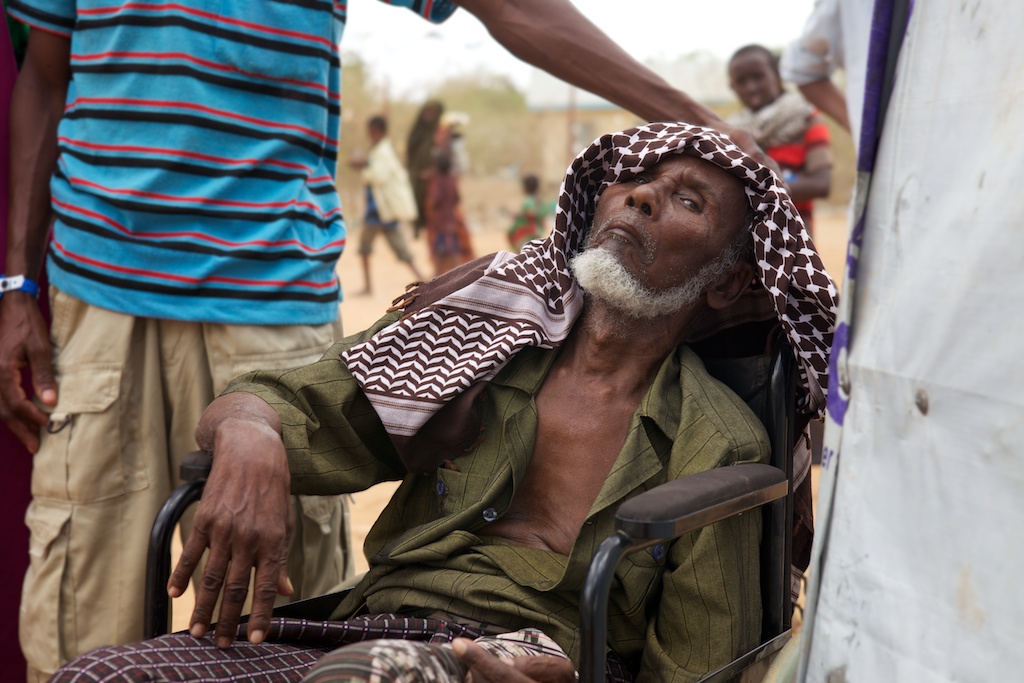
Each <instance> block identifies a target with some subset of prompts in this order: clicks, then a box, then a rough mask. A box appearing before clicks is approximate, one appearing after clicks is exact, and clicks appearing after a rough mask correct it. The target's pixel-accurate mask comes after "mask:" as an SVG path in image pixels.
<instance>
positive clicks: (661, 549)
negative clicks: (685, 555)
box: [651, 543, 665, 562]
mask: <svg viewBox="0 0 1024 683" xmlns="http://www.w3.org/2000/svg"><path fill="white" fill-rule="evenodd" d="M651 556H653V557H654V560H655V562H661V560H662V559H663V558H664V557H665V546H663V545H662V544H660V543H659V544H658V545H656V546H654V547H653V548H651Z"/></svg>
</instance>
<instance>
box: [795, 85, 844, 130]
mask: <svg viewBox="0 0 1024 683" xmlns="http://www.w3.org/2000/svg"><path fill="white" fill-rule="evenodd" d="M799 88H800V92H801V93H802V94H803V96H804V97H805V98H807V101H808V102H810V103H811V104H813V105H814V106H815V107H817V108H818V109H820V110H821V111H822V113H824V114H826V115H827V116H829V117H831V118H832V119H833V120H834V121H835V122H836V123H838V124H839V125H840V126H842V127H843V128H844V129H845V130H846V132H847V133H849V132H850V115H849V112H848V111H847V110H846V97H845V96H844V95H843V93H841V92H840V91H839V88H837V87H836V85H835V83H833V82H832V81H831V80H829V79H824V80H820V81H812V82H811V83H805V84H803V85H801V86H799Z"/></svg>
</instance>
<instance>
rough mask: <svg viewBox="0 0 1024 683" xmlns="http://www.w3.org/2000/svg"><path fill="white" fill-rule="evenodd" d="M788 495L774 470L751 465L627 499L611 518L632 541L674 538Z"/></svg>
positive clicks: (722, 469)
mask: <svg viewBox="0 0 1024 683" xmlns="http://www.w3.org/2000/svg"><path fill="white" fill-rule="evenodd" d="M788 492H789V482H788V481H787V480H786V474H785V472H783V471H782V470H780V469H778V468H777V467H772V466H771V465H761V464H758V463H750V464H744V465H734V466H732V467H720V468H717V469H713V470H708V471H706V472H700V473H698V474H694V475H691V476H688V477H683V478H682V479H676V480H674V481H670V482H667V483H665V484H662V485H661V486H658V487H657V488H654V489H651V490H650V491H645V492H644V493H641V494H640V495H639V496H635V497H633V498H630V499H629V500H627V501H626V502H624V503H623V504H622V505H621V506H619V510H618V512H616V513H615V526H616V528H617V529H618V530H619V531H621V532H623V533H625V534H626V535H627V536H629V538H630V539H631V540H632V541H634V542H637V541H643V540H661V539H666V538H677V537H679V536H683V535H685V534H688V533H690V532H691V531H696V530H697V529H701V528H703V527H705V526H707V525H709V524H714V523H715V522H720V521H722V520H723V519H727V518H729V517H732V516H733V515H736V514H739V513H741V512H745V511H747V510H751V509H753V508H755V507H758V506H759V505H764V504H765V503H770V502H771V501H773V500H778V499H779V498H782V497H783V496H785V495H786V493H788Z"/></svg>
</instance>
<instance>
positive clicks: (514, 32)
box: [457, 0, 721, 125]
mask: <svg viewBox="0 0 1024 683" xmlns="http://www.w3.org/2000/svg"><path fill="white" fill-rule="evenodd" d="M457 2H458V4H459V5H461V6H463V7H464V8H465V9H467V10H469V11H470V12H471V13H472V14H474V15H475V16H476V17H477V18H478V19H480V21H481V22H483V24H484V25H485V26H486V27H487V30H488V31H490V33H491V35H493V36H494V38H495V39H496V40H497V41H498V42H499V43H501V44H502V45H503V46H504V47H505V48H506V49H507V50H508V51H509V52H511V53H512V54H514V55H515V56H516V57H518V58H519V59H522V60H523V61H524V62H527V63H529V64H532V65H533V66H536V67H537V68H540V69H543V70H544V71H547V72H548V73H550V74H552V75H554V76H557V77H558V78H561V79H562V80H564V81H567V82H569V83H572V84H573V85H575V86H577V87H580V88H583V89H584V90H588V91H590V92H592V93H595V94H597V95H600V96H601V97H604V98H605V99H607V100H609V101H611V102H614V103H615V104H617V105H619V106H621V107H623V108H625V109H628V110H629V111H631V112H633V113H634V114H636V115H637V116H640V117H642V118H644V119H645V120H647V121H686V122H687V123H695V124H699V125H716V124H718V123H720V122H721V119H720V118H719V116H718V115H717V114H715V113H714V112H713V111H711V110H710V109H708V108H707V107H705V106H704V105H702V104H700V103H698V102H696V101H695V100H694V99H693V98H691V97H689V96H688V95H686V94H685V93H683V92H680V91H679V90H677V89H675V88H673V87H672V86H671V85H669V84H668V83H667V82H666V81H665V80H664V79H662V78H661V77H660V76H658V75H657V74H655V73H654V72H652V71H651V70H650V69H648V68H647V67H645V66H644V65H642V64H641V63H640V62H638V61H636V60H635V59H633V58H632V57H631V56H630V55H629V54H627V53H626V52H625V51H624V50H623V49H622V48H620V47H619V46H618V45H616V44H615V43H614V42H613V41H612V40H611V39H610V38H608V36H606V35H605V34H604V33H603V32H601V30H600V29H598V28H597V27H596V26H595V25H594V24H593V23H591V22H590V20H588V19H587V18H586V17H585V16H583V14H581V13H580V12H579V10H577V9H576V8H575V7H574V6H573V5H572V4H571V3H570V2H569V1H568V0H501V1H496V0H457Z"/></svg>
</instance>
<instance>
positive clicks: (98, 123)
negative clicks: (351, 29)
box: [9, 0, 455, 325]
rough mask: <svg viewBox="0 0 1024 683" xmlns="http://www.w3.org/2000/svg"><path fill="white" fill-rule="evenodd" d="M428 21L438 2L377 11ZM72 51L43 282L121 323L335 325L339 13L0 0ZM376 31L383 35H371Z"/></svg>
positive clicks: (192, 0) (287, 4)
mask: <svg viewBox="0 0 1024 683" xmlns="http://www.w3.org/2000/svg"><path fill="white" fill-rule="evenodd" d="M383 1H384V2H387V3H388V4H392V5H399V6H404V7H407V8H409V9H411V10H413V11H415V12H417V13H418V14H420V15H421V16H423V17H425V18H427V19H429V20H431V21H435V22H440V21H443V20H444V19H446V18H447V17H448V16H450V15H451V13H452V12H453V11H454V10H455V5H454V4H453V3H452V1H451V0H433V1H431V0H383ZM9 9H10V11H11V13H12V14H13V15H15V16H16V17H17V18H19V19H21V20H22V21H24V22H26V23H28V24H29V25H31V26H32V27H34V28H36V29H39V30H43V31H49V32H52V33H56V34H59V35H62V36H66V37H68V38H70V39H71V69H72V81H71V84H70V86H69V88H68V98H67V106H66V108H65V114H64V118H63V120H62V121H61V123H60V126H59V129H58V138H59V150H60V156H59V159H58V164H57V170H56V172H55V173H54V176H53V181H52V183H51V188H50V189H51V194H52V201H53V210H54V213H55V216H56V222H55V224H54V232H53V240H52V242H51V245H50V246H51V248H50V257H49V262H48V273H49V275H50V281H51V282H52V283H53V284H54V285H56V286H57V287H58V288H59V289H61V290H63V291H65V292H67V293H68V294H70V295H72V296H74V297H76V298H78V299H81V300H83V301H86V302H88V303H90V304H93V305H95V306H100V307H103V308H107V309H111V310H114V311H118V312H121V313H126V314H130V315H136V316H145V317H155V318H172V319H178V320H190V321H202V322H222V323H246V324H265V325H274V324H318V323H324V322H329V321H332V320H335V319H336V318H337V315H338V305H337V304H338V299H339V296H340V287H339V283H338V279H337V276H336V275H335V272H334V267H335V264H336V263H337V260H338V257H339V256H340V255H341V252H342V249H343V248H344V246H345V224H344V220H343V218H342V213H341V206H340V203H339V200H338V195H337V192H336V191H335V187H334V171H335V164H336V159H337V152H338V145H337V139H338V123H339V113H340V105H341V96H340V75H341V69H340V59H339V50H338V44H339V41H340V40H341V35H342V32H343V30H344V27H345V13H346V1H345V0H333V2H332V0H10V2H9ZM382 30H384V29H383V27H382Z"/></svg>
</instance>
